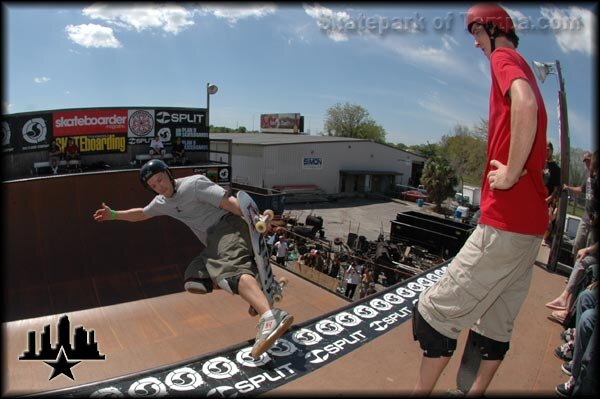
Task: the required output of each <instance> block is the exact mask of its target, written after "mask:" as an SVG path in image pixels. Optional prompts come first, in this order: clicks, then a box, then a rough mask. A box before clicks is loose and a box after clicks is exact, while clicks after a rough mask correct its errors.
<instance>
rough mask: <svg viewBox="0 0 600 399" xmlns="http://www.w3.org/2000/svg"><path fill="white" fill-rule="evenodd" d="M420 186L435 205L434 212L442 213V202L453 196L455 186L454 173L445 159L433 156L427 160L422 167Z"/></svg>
mask: <svg viewBox="0 0 600 399" xmlns="http://www.w3.org/2000/svg"><path fill="white" fill-rule="evenodd" d="M421 184H423V185H424V186H425V188H426V189H427V192H428V193H429V198H430V199H431V201H432V202H434V203H435V205H436V207H435V210H436V212H439V213H441V212H442V202H444V200H445V199H446V198H448V197H452V196H454V193H455V191H454V187H455V186H456V184H457V178H456V172H455V171H454V170H453V169H452V166H450V163H449V162H448V160H446V159H445V158H442V157H440V156H435V157H432V158H429V159H428V160H427V162H425V166H424V167H423V174H422V175H421Z"/></svg>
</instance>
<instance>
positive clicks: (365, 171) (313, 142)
mask: <svg viewBox="0 0 600 399" xmlns="http://www.w3.org/2000/svg"><path fill="white" fill-rule="evenodd" d="M210 138H211V151H217V153H215V154H211V159H213V160H217V161H218V160H220V159H219V153H218V151H227V148H226V147H227V144H226V143H225V142H219V141H218V140H220V139H225V140H231V141H232V142H231V143H232V148H231V154H232V155H231V156H232V159H231V161H230V163H231V169H232V181H233V182H237V183H241V184H248V185H252V186H259V187H264V188H284V189H285V188H293V187H294V186H299V187H303V186H307V187H308V186H313V187H316V188H318V189H320V190H322V191H323V192H325V193H326V194H339V193H353V192H367V193H368V192H383V193H389V192H390V191H391V189H392V187H393V186H394V184H402V185H407V184H409V183H413V184H418V183H416V181H418V178H419V177H420V175H421V171H422V169H423V165H424V163H425V158H424V157H422V156H419V155H416V154H412V153H410V152H407V151H404V150H400V149H397V148H394V147H392V146H388V145H384V144H378V143H375V142H372V141H370V140H362V139H352V138H346V137H332V136H310V135H291V134H270V133H269V134H266V133H262V134H261V133H211V135H210ZM215 140H216V141H215ZM221 160H222V161H224V162H227V161H228V160H223V159H221Z"/></svg>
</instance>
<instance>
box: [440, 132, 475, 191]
mask: <svg viewBox="0 0 600 399" xmlns="http://www.w3.org/2000/svg"><path fill="white" fill-rule="evenodd" d="M485 135H486V136H487V133H486V134H485ZM483 136H484V135H483V134H482V130H480V131H479V132H478V131H477V127H475V128H474V129H473V130H470V129H469V128H468V127H466V126H464V125H460V124H458V125H456V126H455V127H454V132H453V134H450V135H444V136H442V138H441V139H440V144H439V146H440V155H441V156H442V157H444V158H446V159H447V160H448V161H449V163H450V166H452V168H453V169H454V170H455V171H456V174H457V175H458V176H460V179H461V181H462V183H467V184H473V185H479V184H481V178H482V173H483V170H484V169H485V162H486V157H487V140H486V139H484V137H483Z"/></svg>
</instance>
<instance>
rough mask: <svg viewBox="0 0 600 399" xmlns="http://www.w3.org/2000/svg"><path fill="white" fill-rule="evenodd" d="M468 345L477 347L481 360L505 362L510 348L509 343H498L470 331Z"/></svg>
mask: <svg viewBox="0 0 600 399" xmlns="http://www.w3.org/2000/svg"><path fill="white" fill-rule="evenodd" d="M467 345H477V346H478V347H479V351H480V354H481V360H504V355H506V352H508V348H509V347H510V343H509V342H501V341H496V340H495V339H491V338H488V337H485V336H483V335H481V334H478V333H476V332H475V331H473V330H469V338H467Z"/></svg>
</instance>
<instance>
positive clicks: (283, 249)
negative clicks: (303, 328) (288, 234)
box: [273, 235, 289, 267]
mask: <svg viewBox="0 0 600 399" xmlns="http://www.w3.org/2000/svg"><path fill="white" fill-rule="evenodd" d="M273 248H274V249H275V251H276V252H277V255H276V258H277V263H278V264H279V265H281V266H283V267H285V261H286V259H287V254H288V251H289V247H288V243H287V241H286V240H285V237H284V236H282V235H281V236H279V241H277V242H276V243H275V244H274V245H273Z"/></svg>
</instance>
